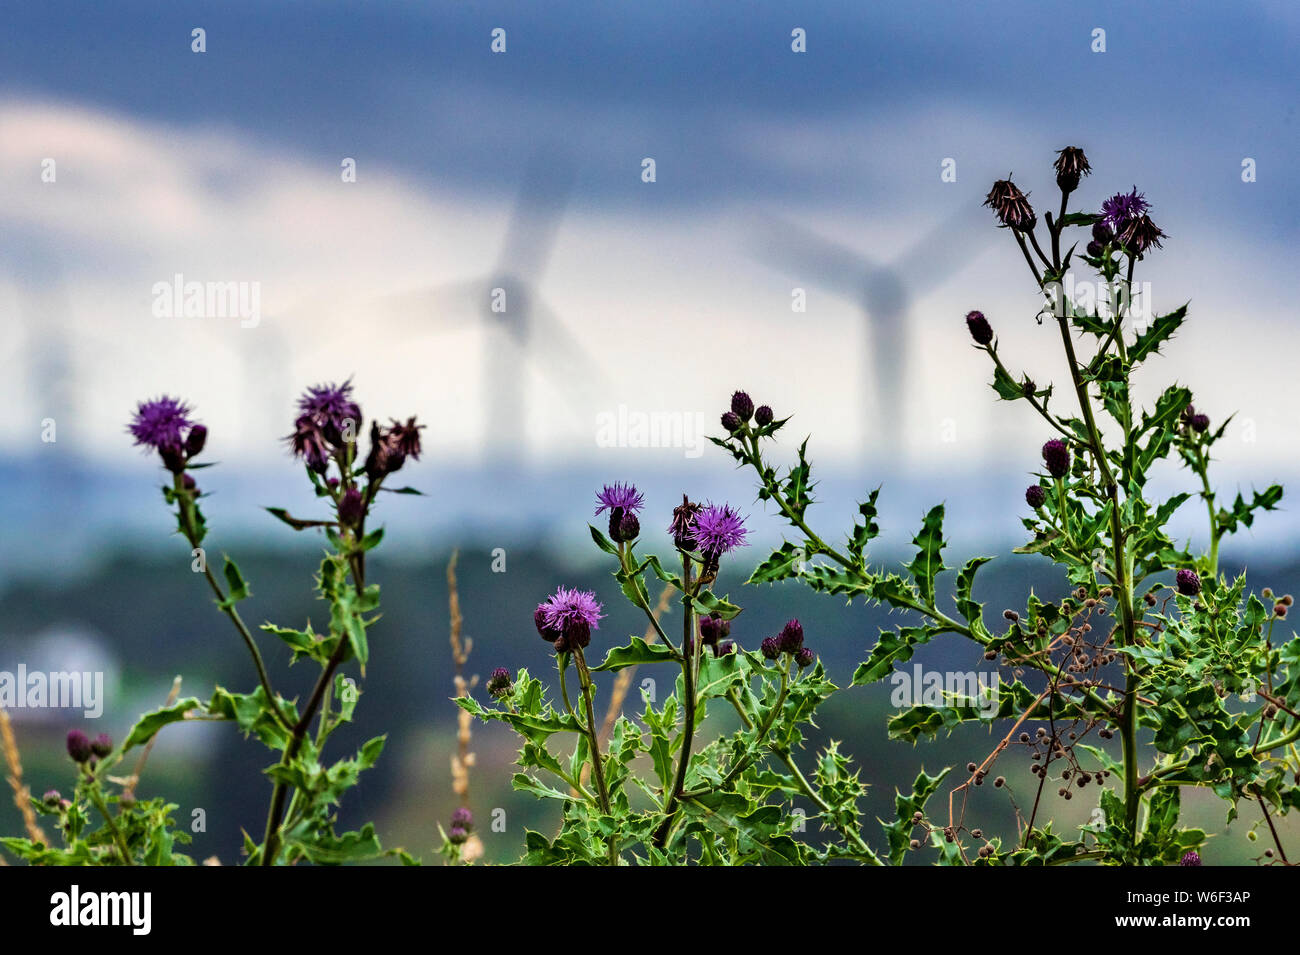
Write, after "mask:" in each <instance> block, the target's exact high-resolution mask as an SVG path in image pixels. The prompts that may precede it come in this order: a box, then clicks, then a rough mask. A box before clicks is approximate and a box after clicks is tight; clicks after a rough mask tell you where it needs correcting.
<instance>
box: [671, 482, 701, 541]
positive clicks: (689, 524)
mask: <svg viewBox="0 0 1300 955" xmlns="http://www.w3.org/2000/svg"><path fill="white" fill-rule="evenodd" d="M701 510H702V508H701V507H700V505H699V504H696V503H694V502H693V501H691V500H690V498H688V497H687V496H686V495H685V494H683V495H682V503H680V504H678V505H677V506H676V507H674V508H673V519H672V521H671V522H670V523H669V525H668V533H669V534H671V535H672V536H673V544H674V545H675V546H676V547H677V549H678V550H695V531H694V525H695V517H696V515H697V514H699V513H700V511H701Z"/></svg>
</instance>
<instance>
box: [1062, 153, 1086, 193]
mask: <svg viewBox="0 0 1300 955" xmlns="http://www.w3.org/2000/svg"><path fill="white" fill-rule="evenodd" d="M1054 165H1055V167H1056V184H1057V185H1058V186H1059V187H1060V188H1061V191H1062V192H1074V190H1076V189H1078V188H1079V179H1080V178H1081V177H1083V176H1086V175H1088V174H1089V173H1090V172H1092V167H1091V166H1090V165H1088V157H1087V156H1085V155H1084V154H1083V150H1082V149H1080V148H1079V147H1078V146H1066V147H1065V148H1064V149H1062V150H1059V151H1058V152H1057V154H1056V162H1055V164H1054Z"/></svg>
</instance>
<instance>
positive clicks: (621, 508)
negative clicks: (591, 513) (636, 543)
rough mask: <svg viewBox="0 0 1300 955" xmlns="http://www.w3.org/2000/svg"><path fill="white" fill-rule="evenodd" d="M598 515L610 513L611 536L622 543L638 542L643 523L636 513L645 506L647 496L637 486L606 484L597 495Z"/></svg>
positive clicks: (615, 483)
mask: <svg viewBox="0 0 1300 955" xmlns="http://www.w3.org/2000/svg"><path fill="white" fill-rule="evenodd" d="M596 501H597V504H598V506H597V508H596V515H597V516H600V515H601V514H603V513H604V512H605V511H609V536H610V537H612V538H613V539H614V540H616V541H619V542H620V543H626V542H627V541H633V540H636V538H637V536H638V535H639V534H640V533H641V522H640V521H639V520H638V519H637V516H636V512H637V511H639V510H640V509H641V508H642V507H644V506H645V495H643V494H642V493H641V492H640V491H638V490H637V489H636V487H635V485H632V484H621V483H619V482H617V481H615V482H614V484H613V485H609V484H606V485H605V486H604V487H603V488H601V490H600V491H599V492H598V493H597V494H596Z"/></svg>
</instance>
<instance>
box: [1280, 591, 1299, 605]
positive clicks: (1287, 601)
mask: <svg viewBox="0 0 1300 955" xmlns="http://www.w3.org/2000/svg"><path fill="white" fill-rule="evenodd" d="M1278 603H1280V604H1282V606H1284V607H1289V606H1291V604H1293V603H1295V598H1294V597H1292V596H1291V595H1290V594H1283V595H1282V599H1281V600H1279V601H1278Z"/></svg>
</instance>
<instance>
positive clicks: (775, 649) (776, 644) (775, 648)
mask: <svg viewBox="0 0 1300 955" xmlns="http://www.w3.org/2000/svg"><path fill="white" fill-rule="evenodd" d="M758 648H759V649H760V650H761V651H762V652H763V656H764V657H766V658H767V659H769V660H775V659H776V658H777V657H779V656H780V655H781V641H780V640H779V639H778V638H777V637H766V638H765V639H764V640H763V642H762V643H760V644H759V647H758Z"/></svg>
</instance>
